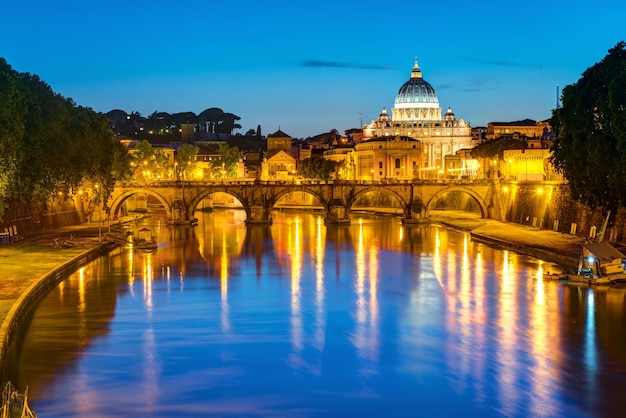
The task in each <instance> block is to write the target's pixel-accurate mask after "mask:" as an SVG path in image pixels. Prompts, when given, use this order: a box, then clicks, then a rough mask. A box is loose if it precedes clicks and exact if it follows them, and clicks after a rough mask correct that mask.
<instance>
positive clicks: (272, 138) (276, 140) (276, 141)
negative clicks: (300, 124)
mask: <svg viewBox="0 0 626 418" xmlns="http://www.w3.org/2000/svg"><path fill="white" fill-rule="evenodd" d="M291 140H292V138H291V137H290V136H289V135H287V134H286V133H284V132H283V131H281V130H280V127H279V128H278V130H277V131H276V132H274V133H273V134H269V135H268V136H267V157H268V158H270V157H272V155H274V154H276V153H277V152H278V151H280V150H283V151H285V152H287V153H291Z"/></svg>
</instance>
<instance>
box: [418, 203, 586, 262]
mask: <svg viewBox="0 0 626 418" xmlns="http://www.w3.org/2000/svg"><path fill="white" fill-rule="evenodd" d="M430 219H431V222H432V223H438V224H441V225H444V226H446V227H448V228H453V229H457V230H460V231H465V232H469V233H470V235H471V237H472V241H476V242H481V243H483V244H487V245H491V246H494V247H496V248H500V249H505V250H511V251H515V252H517V253H521V254H526V255H529V256H532V257H535V258H539V259H541V260H544V261H551V262H554V263H557V264H559V265H562V266H563V267H564V268H577V267H578V261H579V259H580V254H581V250H582V245H583V244H584V242H585V238H583V237H579V236H577V235H570V234H564V233H561V232H554V231H551V230H546V229H539V228H533V227H531V226H526V225H520V224H516V223H512V222H501V221H495V220H492V219H482V218H478V217H473V216H471V215H470V216H468V214H467V213H463V212H460V213H458V214H455V213H449V212H446V213H445V216H442V215H440V214H437V213H434V214H432V215H431V217H430Z"/></svg>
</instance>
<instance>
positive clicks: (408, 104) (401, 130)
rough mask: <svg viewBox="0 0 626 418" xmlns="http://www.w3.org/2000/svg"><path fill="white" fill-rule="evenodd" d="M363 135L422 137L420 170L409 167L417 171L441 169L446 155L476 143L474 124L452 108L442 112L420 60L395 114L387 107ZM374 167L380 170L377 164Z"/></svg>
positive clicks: (400, 93)
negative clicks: (459, 116)
mask: <svg viewBox="0 0 626 418" xmlns="http://www.w3.org/2000/svg"><path fill="white" fill-rule="evenodd" d="M363 137H364V140H365V141H364V143H366V142H368V141H372V140H375V141H380V139H381V138H389V139H390V140H393V138H395V137H407V138H411V139H413V140H418V141H419V142H420V143H421V145H422V146H421V157H420V161H419V163H418V164H417V167H416V169H417V170H414V168H413V167H412V166H411V168H410V170H409V169H408V167H406V169H407V170H409V171H416V173H421V172H424V171H425V170H428V171H432V170H439V169H441V168H442V167H443V166H444V158H445V156H447V155H454V154H455V153H456V152H457V151H459V150H461V149H469V148H472V146H473V143H472V133H471V127H470V125H469V124H468V123H466V122H465V121H464V120H463V119H457V117H456V115H455V114H454V113H453V112H452V109H451V108H448V110H447V112H446V113H445V114H443V115H442V112H441V107H439V99H438V97H437V94H436V92H435V89H434V88H433V87H432V86H431V85H430V84H429V83H428V82H427V81H426V80H424V79H423V77H422V70H421V69H420V67H419V65H418V64H417V60H415V65H414V66H413V70H412V71H411V78H410V79H409V80H408V81H407V82H405V83H404V84H403V85H402V86H401V87H400V89H399V90H398V94H397V95H396V99H395V102H394V106H393V109H392V111H391V116H390V115H389V114H388V113H387V110H386V109H385V108H383V110H382V112H381V114H380V115H379V116H378V119H377V120H373V121H372V122H371V123H370V124H366V125H365V126H364V127H363ZM395 161H396V160H393V164H395ZM374 170H375V171H380V170H377V167H374ZM383 172H388V173H394V172H395V167H392V168H389V167H383ZM415 177H418V175H416V176H415Z"/></svg>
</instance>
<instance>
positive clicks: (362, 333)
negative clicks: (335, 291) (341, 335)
mask: <svg viewBox="0 0 626 418" xmlns="http://www.w3.org/2000/svg"><path fill="white" fill-rule="evenodd" d="M368 233H371V231H370V230H367V229H365V228H364V225H363V222H359V230H358V240H357V248H356V254H355V267H356V278H355V283H354V288H355V293H356V309H355V313H354V316H355V327H356V329H355V333H354V339H353V344H354V346H355V347H356V349H357V351H358V355H359V357H360V358H361V359H367V360H371V361H372V363H371V367H375V365H376V364H375V360H376V359H377V358H378V356H379V344H380V341H379V340H380V336H379V330H378V293H377V292H378V276H379V274H380V271H379V260H378V257H379V255H378V249H377V247H376V246H375V245H374V244H372V245H370V246H369V248H367V247H366V246H365V243H366V242H368V243H371V242H372V240H371V237H369V236H368ZM368 263H369V264H368ZM368 271H369V275H368V274H367V273H368ZM388 279H389V280H393V278H392V277H388ZM366 281H369V286H367V284H368V283H366ZM368 293H369V295H368ZM368 296H369V298H368Z"/></svg>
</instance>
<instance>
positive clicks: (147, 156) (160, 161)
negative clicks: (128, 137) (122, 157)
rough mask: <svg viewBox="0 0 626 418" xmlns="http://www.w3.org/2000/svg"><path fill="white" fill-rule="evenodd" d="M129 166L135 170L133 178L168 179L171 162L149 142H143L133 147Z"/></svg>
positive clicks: (160, 150)
mask: <svg viewBox="0 0 626 418" xmlns="http://www.w3.org/2000/svg"><path fill="white" fill-rule="evenodd" d="M131 160H132V161H131V166H133V168H134V169H135V177H136V178H141V179H146V180H149V179H155V178H168V177H170V170H171V168H172V162H171V160H170V158H169V157H168V155H167V154H166V153H165V151H164V150H162V149H161V148H154V147H153V146H152V144H151V143H150V142H148V141H147V140H145V139H144V140H143V141H141V142H139V143H138V144H137V145H136V146H135V151H134V152H133V153H132V154H131Z"/></svg>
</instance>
